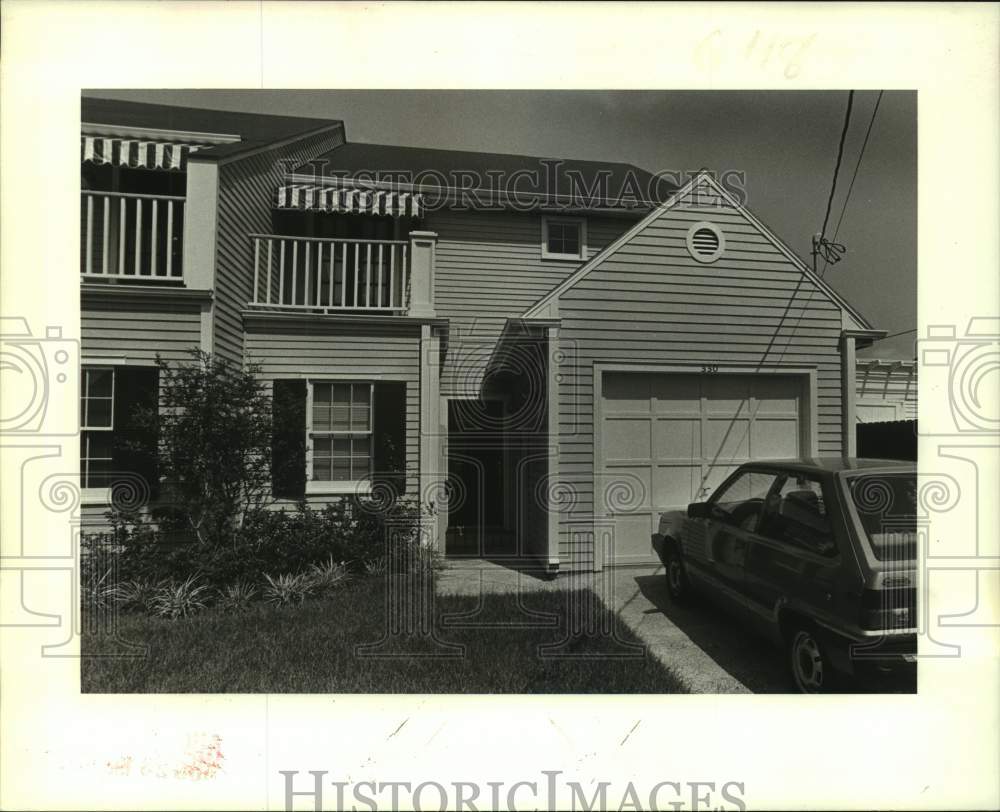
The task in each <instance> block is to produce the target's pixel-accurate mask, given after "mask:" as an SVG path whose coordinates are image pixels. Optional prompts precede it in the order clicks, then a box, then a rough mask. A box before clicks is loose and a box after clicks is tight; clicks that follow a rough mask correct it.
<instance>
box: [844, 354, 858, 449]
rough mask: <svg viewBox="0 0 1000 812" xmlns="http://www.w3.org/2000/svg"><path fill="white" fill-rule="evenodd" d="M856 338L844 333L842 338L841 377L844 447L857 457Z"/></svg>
mask: <svg viewBox="0 0 1000 812" xmlns="http://www.w3.org/2000/svg"><path fill="white" fill-rule="evenodd" d="M854 342H855V338H854V336H852V335H846V334H845V335H842V336H841V338H840V365H841V366H840V379H841V383H842V388H841V394H842V401H843V407H842V412H843V439H842V447H843V454H844V456H845V457H855V456H857V453H858V440H857V438H858V429H857V417H856V412H855V408H854V406H855V400H856V399H857V386H856V384H857V362H856V359H855V357H854Z"/></svg>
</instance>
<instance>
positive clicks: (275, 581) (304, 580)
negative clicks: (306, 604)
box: [264, 573, 312, 606]
mask: <svg viewBox="0 0 1000 812" xmlns="http://www.w3.org/2000/svg"><path fill="white" fill-rule="evenodd" d="M264 580H266V581H267V586H265V587H264V600H265V601H267V602H268V603H270V604H273V605H274V606H291V605H293V604H297V603H302V601H304V600H305V599H306V598H308V597H309V595H310V594H311V593H312V581H311V580H310V578H309V576H308V575H306V574H305V573H300V574H298V575H287V574H286V575H279V576H278V577H277V578H273V577H271V576H270V575H265V576H264Z"/></svg>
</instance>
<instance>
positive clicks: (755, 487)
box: [709, 471, 775, 531]
mask: <svg viewBox="0 0 1000 812" xmlns="http://www.w3.org/2000/svg"><path fill="white" fill-rule="evenodd" d="M774 479H775V475H774V474H767V473H763V472H761V471H743V472H742V473H740V474H739V475H738V476H737V477H736V478H734V479H732V480H730V481H729V482H728V483H727V484H724V485H722V486H721V487H720V488H719V490H717V491H716V492H715V493H714V494H713V495H712V498H711V499H710V500H709V501H710V502H711V503H712V504H713V505H714V506H715V507H717V508H719V509H720V518H722V519H724V520H725V521H726V522H727V523H728V524H733V525H736V526H738V527H742V528H743V529H744V530H750V531H754V530H756V529H757V523H758V521H759V520H760V511H761V508H762V507H763V505H764V497H765V496H767V492H768V491H769V490H770V489H771V486H772V485H773V484H774Z"/></svg>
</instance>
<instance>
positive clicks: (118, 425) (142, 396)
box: [111, 366, 160, 503]
mask: <svg viewBox="0 0 1000 812" xmlns="http://www.w3.org/2000/svg"><path fill="white" fill-rule="evenodd" d="M159 374H160V373H159V370H158V369H157V368H156V367H127V366H119V367H115V403H114V410H115V418H114V445H113V447H112V452H111V453H112V462H113V469H114V470H115V471H117V472H127V473H129V474H135V475H137V476H139V477H141V478H142V479H143V480H145V482H146V485H147V487H148V488H149V491H148V492H149V498H150V499H155V498H156V497H157V496H158V495H159V490H160V476H159V470H158V466H157V440H158V439H159V438H158V431H157V422H156V415H157V411H158V404H159ZM130 494H131V491H129V492H123V493H122V494H121V498H122V499H123V500H124V501H126V502H129V503H131V502H133V501H134V499H135V496H132V495H130ZM137 495H138V496H142V495H144V494H137Z"/></svg>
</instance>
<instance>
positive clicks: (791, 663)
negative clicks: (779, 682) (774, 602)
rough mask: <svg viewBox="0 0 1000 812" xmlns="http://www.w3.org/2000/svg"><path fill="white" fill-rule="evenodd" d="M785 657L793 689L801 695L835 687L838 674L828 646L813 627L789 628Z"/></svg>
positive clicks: (796, 626)
mask: <svg viewBox="0 0 1000 812" xmlns="http://www.w3.org/2000/svg"><path fill="white" fill-rule="evenodd" d="M785 643H786V645H785V656H786V658H787V664H788V671H789V674H790V676H791V678H792V684H793V685H794V686H795V690H796V691H797V692H798V693H800V694H826V693H830V692H831V691H835V690H836V689H837V684H838V677H837V673H836V672H835V671H834V669H833V666H832V665H831V663H830V657H829V654H828V652H827V646H826V643H825V642H824V640H823V638H822V637H821V636H820V635H819V634H818V633H817V631H816V629H815V628H814V627H813V626H811V625H809V624H807V623H800V624H797V625H794V626H792V627H791V628H790V629H789V632H788V634H787V635H786V638H785Z"/></svg>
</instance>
